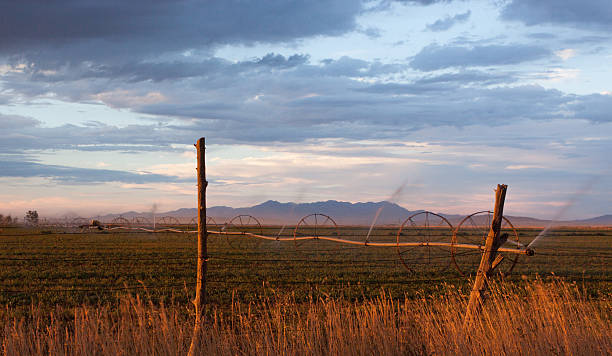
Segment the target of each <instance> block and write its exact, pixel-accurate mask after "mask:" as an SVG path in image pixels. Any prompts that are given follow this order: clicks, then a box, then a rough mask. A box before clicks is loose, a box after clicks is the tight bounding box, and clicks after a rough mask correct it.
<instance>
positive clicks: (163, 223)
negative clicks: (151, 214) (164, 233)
mask: <svg viewBox="0 0 612 356" xmlns="http://www.w3.org/2000/svg"><path fill="white" fill-rule="evenodd" d="M180 224H181V223H180V222H179V221H178V219H177V218H175V217H173V216H162V217H161V218H159V220H157V221H156V222H155V225H156V226H159V227H177V226H179V225H180Z"/></svg>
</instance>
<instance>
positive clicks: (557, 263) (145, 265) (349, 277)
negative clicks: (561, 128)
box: [0, 227, 612, 309]
mask: <svg viewBox="0 0 612 356" xmlns="http://www.w3.org/2000/svg"><path fill="white" fill-rule="evenodd" d="M251 231H254V232H257V233H260V232H263V233H264V234H265V235H268V236H277V235H278V236H292V234H290V233H288V231H289V232H292V229H291V228H285V229H283V230H282V231H281V228H280V227H264V228H263V231H259V230H255V229H251ZM539 231H540V229H519V230H518V235H519V237H520V241H521V242H522V243H527V242H529V241H530V240H531V239H533V237H534V236H535V235H537V233H538V232H539ZM279 233H281V234H280V235H279ZM305 233H306V234H308V233H312V231H305ZM318 233H320V234H329V235H333V234H339V235H340V237H345V238H349V239H353V240H357V241H364V239H365V236H366V235H367V228H358V227H340V228H339V229H338V230H335V229H334V231H331V230H329V231H319V232H318ZM427 233H430V234H431V232H430V231H428V232H427ZM396 234H397V229H396V228H377V229H375V230H374V231H373V232H372V233H371V234H370V241H378V242H380V241H387V242H395V241H396ZM411 234H413V235H414V236H413V235H411ZM423 234H424V233H423V231H416V232H410V231H404V233H403V234H402V236H401V237H400V238H401V241H413V240H415V239H417V236H416V235H418V236H422V235H423ZM419 238H420V237H419ZM428 239H429V241H434V240H447V239H450V237H448V236H444V234H443V233H441V232H440V233H439V232H435V231H434V233H433V234H432V235H431V236H429V237H428ZM0 246H1V248H2V251H1V253H0V264H2V266H1V269H0V284H1V285H0V289H1V290H2V294H1V297H0V298H1V299H0V303H2V304H3V305H7V306H9V307H15V308H17V309H20V308H23V307H26V308H27V307H28V306H30V305H31V304H32V303H34V304H40V305H47V306H54V305H57V304H60V305H62V306H67V307H71V306H78V305H82V304H89V305H97V304H100V303H101V304H106V303H113V302H115V301H116V300H117V297H118V296H121V295H126V294H134V293H137V294H143V295H146V296H147V298H150V300H152V301H153V302H155V303H158V302H165V303H170V302H175V303H179V304H185V305H187V304H188V302H189V300H190V299H191V298H193V290H194V281H195V263H196V261H195V255H196V253H195V252H196V237H195V236H194V234H184V233H146V232H134V231H122V230H116V231H112V232H111V231H100V232H85V233H81V232H79V231H76V232H74V231H73V232H70V231H68V232H66V231H65V230H59V229H58V230H51V229H48V230H44V229H23V228H14V229H4V231H3V232H2V234H0ZM208 248H209V255H210V260H209V262H208V275H207V277H208V285H207V292H208V297H209V304H210V305H212V306H219V307H224V306H227V305H229V304H230V302H231V301H232V300H240V301H241V302H247V303H248V302H251V301H257V300H259V298H261V296H264V295H275V294H279V295H281V294H287V293H289V294H291V295H292V297H293V298H294V299H295V300H296V301H306V300H309V298H315V299H316V298H319V297H343V298H345V299H347V300H364V299H368V298H372V297H376V296H378V295H379V294H380V293H381V291H382V290H384V291H385V293H387V295H389V296H391V297H392V298H400V297H402V298H403V297H404V296H406V297H408V298H416V297H420V296H422V295H436V294H439V293H441V291H442V290H444V289H445V288H447V285H452V286H454V287H455V288H458V289H460V290H462V291H465V292H467V291H468V290H469V287H470V274H469V272H472V273H473V272H475V268H476V267H475V266H476V265H477V263H478V260H479V252H478V251H477V250H476V251H474V250H466V251H459V252H458V255H457V258H456V261H457V263H458V264H459V265H460V266H461V267H462V268H463V269H464V270H465V271H464V272H465V274H466V276H463V275H461V274H460V273H458V272H457V270H456V268H455V266H454V265H453V263H452V259H451V257H450V252H449V250H448V249H443V248H438V249H431V250H429V249H425V248H410V249H408V248H406V249H402V250H401V252H402V258H401V259H400V258H399V255H398V250H397V248H395V247H372V246H368V247H364V246H358V245H357V246H356V245H346V244H338V243H335V242H326V241H320V240H318V241H312V240H310V241H303V242H301V243H296V242H294V241H282V242H281V241H265V240H263V241H262V240H259V239H256V238H249V237H245V236H234V237H226V236H220V235H212V234H211V235H210V237H209V243H208ZM535 250H536V254H535V256H532V257H527V256H521V257H520V258H519V259H518V261H517V263H516V265H515V266H514V268H513V270H512V272H511V273H509V274H507V275H506V276H504V280H506V281H508V282H517V283H523V282H522V281H524V280H532V279H534V278H538V277H539V278H541V279H544V280H546V279H550V278H552V277H553V276H554V278H559V279H562V280H565V281H569V282H576V283H578V284H579V286H580V287H581V288H582V289H583V290H584V292H585V293H586V294H587V295H588V296H589V297H592V298H609V296H610V294H611V293H612V283H611V281H612V268H610V258H611V257H612V230H610V229H577V228H569V229H563V228H560V229H555V230H553V231H551V232H550V234H549V235H548V236H547V237H545V238H544V239H542V240H541V241H540V242H539V243H538V245H536V246H535ZM512 257H513V256H507V260H508V261H509V260H512ZM402 262H403V263H402ZM509 266H510V264H509V263H508V262H505V263H503V264H502V265H501V266H500V267H499V269H500V270H502V271H507V270H508V268H509ZM406 267H408V268H409V269H407V268H406ZM472 275H473V274H472Z"/></svg>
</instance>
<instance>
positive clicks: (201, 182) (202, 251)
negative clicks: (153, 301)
mask: <svg viewBox="0 0 612 356" xmlns="http://www.w3.org/2000/svg"><path fill="white" fill-rule="evenodd" d="M195 147H196V150H197V161H198V168H197V173H198V261H197V277H196V296H195V300H194V301H193V304H195V325H194V328H193V337H192V338H191V345H190V346H189V354H188V355H189V356H194V355H197V354H198V347H199V344H200V335H201V333H202V332H201V329H202V320H203V318H204V316H203V314H204V307H205V305H206V263H207V261H208V253H207V250H206V239H207V237H208V232H207V231H206V187H207V186H208V182H207V181H206V162H205V154H204V149H205V140H204V137H201V138H200V139H199V140H198V142H197V143H196V144H195Z"/></svg>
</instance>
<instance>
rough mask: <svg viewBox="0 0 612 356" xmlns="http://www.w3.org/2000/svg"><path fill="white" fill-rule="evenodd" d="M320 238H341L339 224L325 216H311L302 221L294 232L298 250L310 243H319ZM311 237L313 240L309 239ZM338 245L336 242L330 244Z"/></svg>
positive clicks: (294, 240)
mask: <svg viewBox="0 0 612 356" xmlns="http://www.w3.org/2000/svg"><path fill="white" fill-rule="evenodd" d="M320 236H328V237H336V238H337V237H339V236H340V231H339V230H338V224H336V222H335V221H334V219H332V218H331V217H329V216H328V215H325V214H310V215H306V216H304V217H303V218H301V219H300V221H299V222H298V223H297V225H296V226H295V230H293V242H294V243H295V247H296V248H300V247H302V246H303V245H304V244H305V243H307V242H308V241H312V240H316V241H319V237H320ZM309 237H311V238H309ZM330 243H333V244H336V243H335V242H330Z"/></svg>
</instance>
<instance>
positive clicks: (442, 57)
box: [410, 44, 551, 71]
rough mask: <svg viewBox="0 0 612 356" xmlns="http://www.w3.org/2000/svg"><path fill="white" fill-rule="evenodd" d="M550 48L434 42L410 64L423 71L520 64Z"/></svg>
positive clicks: (539, 57)
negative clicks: (441, 43)
mask: <svg viewBox="0 0 612 356" xmlns="http://www.w3.org/2000/svg"><path fill="white" fill-rule="evenodd" d="M550 55H551V51H550V50H548V49H546V48H544V47H540V46H534V45H523V44H513V45H486V46H474V47H459V46H452V45H447V46H441V45H438V44H431V45H428V46H426V47H425V48H423V49H422V50H421V51H420V52H419V53H417V54H416V55H415V56H414V57H413V58H412V60H411V62H410V65H411V66H412V67H413V68H414V69H418V70H421V71H432V70H438V69H444V68H451V67H459V68H461V67H477V66H494V65H508V64H519V63H523V62H528V61H533V60H537V59H542V58H546V57H549V56H550Z"/></svg>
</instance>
